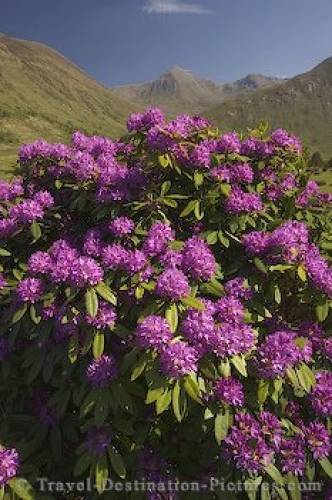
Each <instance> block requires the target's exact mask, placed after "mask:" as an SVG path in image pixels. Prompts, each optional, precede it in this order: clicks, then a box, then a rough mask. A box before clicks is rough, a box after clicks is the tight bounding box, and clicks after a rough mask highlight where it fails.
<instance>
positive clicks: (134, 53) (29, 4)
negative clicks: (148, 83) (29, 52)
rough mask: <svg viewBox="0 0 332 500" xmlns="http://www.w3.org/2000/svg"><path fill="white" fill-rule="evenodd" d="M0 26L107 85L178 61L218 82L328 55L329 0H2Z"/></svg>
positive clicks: (331, 32) (284, 69) (331, 33)
mask: <svg viewBox="0 0 332 500" xmlns="http://www.w3.org/2000/svg"><path fill="white" fill-rule="evenodd" d="M0 32H4V33H7V34H9V35H12V36H16V37H21V38H26V39H31V40H37V41H41V42H44V43H46V44H48V45H50V46H52V47H54V48H56V49H57V50H59V51H60V52H62V53H63V54H64V55H66V56H67V57H69V58H70V59H72V60H73V61H74V62H76V64H78V65H79V66H81V67H82V68H83V69H84V70H86V71H87V72H88V73H90V74H91V75H93V76H94V77H95V78H96V79H98V80H100V81H102V82H104V83H105V84H107V85H117V84H122V83H129V82H140V81H144V80H149V79H153V78H155V77H157V76H158V75H159V74H160V73H162V72H163V71H165V70H166V69H168V68H169V67H172V66H175V65H178V66H181V67H183V68H186V69H189V70H192V71H193V72H195V73H197V74H200V75H202V76H206V77H208V78H211V79H214V80H218V81H232V80H235V79H238V78H241V77H243V76H244V75H246V74H248V73H264V74H267V75H276V76H292V75H295V74H298V73H301V72H303V71H306V70H308V69H310V68H311V67H313V66H314V65H315V64H317V63H319V62H320V61H322V60H323V59H325V58H327V57H330V56H332V1H331V0H0Z"/></svg>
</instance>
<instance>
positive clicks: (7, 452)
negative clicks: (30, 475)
mask: <svg viewBox="0 0 332 500" xmlns="http://www.w3.org/2000/svg"><path fill="white" fill-rule="evenodd" d="M18 468H19V456H18V453H17V451H16V450H15V449H14V448H12V449H8V448H4V447H3V446H0V487H2V486H5V485H6V484H7V483H8V481H9V480H10V479H12V478H13V477H15V476H16V475H17V471H18Z"/></svg>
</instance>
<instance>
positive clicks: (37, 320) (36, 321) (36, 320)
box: [30, 304, 42, 325]
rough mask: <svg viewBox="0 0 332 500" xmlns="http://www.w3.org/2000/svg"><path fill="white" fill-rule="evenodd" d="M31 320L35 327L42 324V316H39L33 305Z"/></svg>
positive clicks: (31, 307)
mask: <svg viewBox="0 0 332 500" xmlns="http://www.w3.org/2000/svg"><path fill="white" fill-rule="evenodd" d="M30 318H31V320H32V322H33V323H34V324H35V325H39V323H40V322H41V319H42V318H41V316H38V314H37V310H36V308H35V306H34V305H33V304H31V306H30Z"/></svg>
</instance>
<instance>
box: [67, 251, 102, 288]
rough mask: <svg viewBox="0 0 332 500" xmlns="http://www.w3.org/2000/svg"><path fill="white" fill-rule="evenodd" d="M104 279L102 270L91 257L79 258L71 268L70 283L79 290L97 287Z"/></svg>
mask: <svg viewBox="0 0 332 500" xmlns="http://www.w3.org/2000/svg"><path fill="white" fill-rule="evenodd" d="M103 277H104V272H103V270H102V268H101V267H100V265H99V264H98V263H97V262H96V261H95V260H94V259H91V257H79V258H78V259H77V260H76V261H75V262H74V263H73V264H72V265H71V267H70V274H69V281H70V283H71V284H72V285H73V286H75V287H77V288H83V287H85V286H89V285H90V286H93V285H97V284H98V283H100V282H101V281H102V280H103Z"/></svg>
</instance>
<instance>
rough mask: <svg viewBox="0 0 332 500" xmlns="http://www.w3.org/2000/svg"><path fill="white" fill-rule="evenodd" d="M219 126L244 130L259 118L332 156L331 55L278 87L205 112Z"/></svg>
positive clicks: (327, 155)
mask: <svg viewBox="0 0 332 500" xmlns="http://www.w3.org/2000/svg"><path fill="white" fill-rule="evenodd" d="M205 115H207V116H208V117H209V118H211V119H212V120H213V121H214V122H215V123H217V124H218V125H219V126H221V127H222V128H227V129H229V128H233V129H236V130H246V129H247V128H248V127H249V128H253V127H255V126H256V125H257V124H258V123H259V122H260V121H263V120H264V121H266V120H267V121H268V122H269V124H270V125H271V127H274V128H275V127H284V128H286V129H288V130H291V131H292V132H294V133H296V134H297V135H299V136H300V137H301V138H302V139H303V140H304V142H305V143H306V144H307V145H308V146H309V147H310V149H311V150H312V151H320V152H321V154H322V155H323V156H324V157H325V158H326V159H328V158H330V157H332V58H330V59H327V60H326V61H324V62H322V63H321V64H320V65H318V66H317V67H316V68H314V69H313V70H312V71H309V72H308V73H305V74H302V75H299V76H297V77H295V78H292V79H291V80H288V81H287V82H285V83H282V84H280V85H278V86H277V87H273V88H268V89H260V90H257V91H256V92H255V93H252V94H251V95H246V96H243V97H241V98H239V99H236V100H232V101H228V102H223V103H221V104H220V105H218V106H213V107H211V108H210V109H208V110H207V111H206V112H205Z"/></svg>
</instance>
